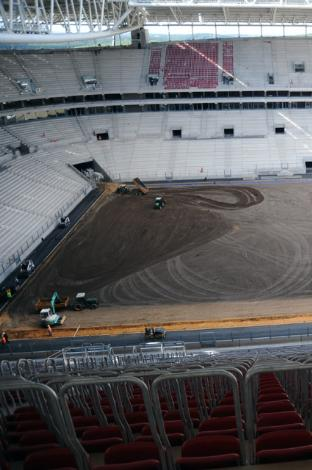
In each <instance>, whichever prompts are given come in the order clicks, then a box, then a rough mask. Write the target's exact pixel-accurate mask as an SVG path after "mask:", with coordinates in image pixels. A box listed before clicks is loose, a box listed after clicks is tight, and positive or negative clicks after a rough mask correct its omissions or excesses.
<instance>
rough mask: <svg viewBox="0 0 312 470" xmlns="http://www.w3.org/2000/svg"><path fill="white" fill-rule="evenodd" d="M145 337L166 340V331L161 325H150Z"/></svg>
mask: <svg viewBox="0 0 312 470" xmlns="http://www.w3.org/2000/svg"><path fill="white" fill-rule="evenodd" d="M144 337H145V339H146V340H156V341H159V340H164V339H165V338H166V331H165V330H164V328H161V327H156V328H154V327H148V328H145V333H144Z"/></svg>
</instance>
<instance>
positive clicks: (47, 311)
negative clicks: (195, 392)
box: [40, 308, 66, 328]
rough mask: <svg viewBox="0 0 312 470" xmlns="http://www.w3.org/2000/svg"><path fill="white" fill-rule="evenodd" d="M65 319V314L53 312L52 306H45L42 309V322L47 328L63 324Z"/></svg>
mask: <svg viewBox="0 0 312 470" xmlns="http://www.w3.org/2000/svg"><path fill="white" fill-rule="evenodd" d="M65 319H66V317H65V315H63V316H61V315H59V314H58V313H55V312H52V309H51V308H43V309H42V310H41V311H40V322H41V325H42V326H44V327H45V328H47V327H48V326H58V325H62V324H63V323H64V321H65Z"/></svg>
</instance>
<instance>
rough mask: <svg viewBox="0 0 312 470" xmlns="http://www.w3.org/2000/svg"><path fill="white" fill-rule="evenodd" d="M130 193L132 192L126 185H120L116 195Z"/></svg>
mask: <svg viewBox="0 0 312 470" xmlns="http://www.w3.org/2000/svg"><path fill="white" fill-rule="evenodd" d="M129 192H130V190H129V188H128V186H127V185H126V184H121V185H119V186H118V188H117V190H116V193H119V194H128V193H129Z"/></svg>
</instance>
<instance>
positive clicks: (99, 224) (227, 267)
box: [1, 183, 312, 335]
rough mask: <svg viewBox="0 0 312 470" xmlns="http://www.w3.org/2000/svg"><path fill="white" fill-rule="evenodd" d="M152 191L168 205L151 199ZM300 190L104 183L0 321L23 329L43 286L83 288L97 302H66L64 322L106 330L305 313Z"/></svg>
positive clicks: (308, 240) (34, 321)
mask: <svg viewBox="0 0 312 470" xmlns="http://www.w3.org/2000/svg"><path fill="white" fill-rule="evenodd" d="M159 193H160V194H161V195H163V196H165V198H166V201H167V206H166V208H165V209H163V210H161V211H156V210H153V200H154V197H155V196H156V195H158V194H159ZM311 202H312V185H310V184H306V183H305V184H304V183H302V184H291V183H283V184H277V183H276V184H274V183H270V184H268V183H266V184H263V185H257V189H256V187H254V188H252V187H247V186H214V185H207V186H205V187H195V188H192V189H185V188H184V189H166V190H161V191H156V190H152V191H150V193H149V194H148V195H146V196H142V197H141V196H133V195H117V194H114V195H111V196H110V197H109V198H108V199H103V200H102V201H101V202H100V203H99V204H97V205H96V206H95V207H94V208H93V209H92V210H91V211H90V212H89V213H88V214H87V215H86V217H85V218H84V219H83V220H82V221H81V223H80V224H79V226H78V228H77V229H76V230H74V232H73V233H72V234H71V236H70V237H69V238H68V239H67V240H66V241H65V242H64V244H63V245H62V246H61V247H60V249H59V250H58V251H57V253H56V254H55V255H54V256H53V257H52V259H50V260H49V262H48V263H46V265H45V266H43V267H42V268H41V269H40V270H39V271H38V273H37V275H36V276H34V277H33V279H31V280H30V282H29V283H28V285H27V286H25V289H23V291H22V292H20V293H19V295H18V296H17V298H16V299H15V301H14V302H13V303H12V304H11V307H10V311H9V312H8V313H6V314H4V315H3V316H2V317H1V322H2V324H3V325H5V327H6V328H10V329H12V328H16V329H17V330H20V329H23V330H24V329H29V333H30V330H32V331H33V329H34V328H36V326H37V325H38V317H37V315H35V314H33V312H34V303H35V301H36V299H37V298H38V297H40V296H49V295H51V293H52V292H53V291H54V290H58V292H59V293H60V295H70V296H71V297H72V296H74V294H75V293H76V292H78V291H86V292H87V293H88V294H90V295H96V296H97V297H98V298H99V300H100V304H101V308H100V309H98V310H96V311H89V310H88V311H87V310H85V311H83V312H81V313H79V314H78V313H77V312H68V313H66V315H67V320H66V324H65V326H63V327H62V329H60V331H61V330H62V331H63V332H64V333H65V331H66V330H67V329H75V328H76V327H77V326H79V325H80V327H81V328H82V329H84V330H88V329H89V328H92V327H96V328H97V329H103V327H107V328H109V329H112V330H111V331H114V332H115V331H117V330H118V328H119V330H118V331H120V329H121V330H122V331H124V328H131V329H132V328H136V329H137V330H138V328H141V326H142V325H143V324H148V323H162V324H166V325H168V327H172V328H173V327H174V325H176V328H177V329H178V328H179V329H183V325H184V326H185V328H188V327H192V325H193V328H198V327H203V328H204V327H208V326H211V327H215V326H216V325H217V324H219V325H220V322H221V324H222V322H223V324H224V326H227V327H228V326H230V325H233V326H234V325H235V324H237V323H238V324H239V325H240V326H242V323H241V322H242V321H244V322H248V321H249V322H253V321H254V320H255V319H256V318H257V319H259V320H260V319H261V321H264V322H266V323H271V322H272V321H273V319H274V318H275V319H277V320H278V321H279V322H280V323H281V322H284V321H298V318H302V319H303V320H304V319H306V320H308V318H310V314H311V315H312V307H311V308H310V295H311V293H312V276H311V274H312V248H311V247H312V217H311V215H312V209H311V208H312V205H311ZM302 316H303V317H302ZM295 318H296V319H297V320H294V319H295ZM311 318H312V316H311ZM311 318H310V321H311ZM197 322H198V323H197ZM231 322H232V323H231ZM195 324H196V325H195ZM200 325H201V326H200ZM137 330H136V331H137ZM16 333H18V331H17V332H16ZM60 334H61V333H60ZM34 335H35V333H34Z"/></svg>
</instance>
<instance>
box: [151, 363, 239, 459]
mask: <svg viewBox="0 0 312 470" xmlns="http://www.w3.org/2000/svg"><path fill="white" fill-rule="evenodd" d="M233 369H234V368H233ZM237 372H238V373H239V372H240V371H238V370H237ZM216 376H222V377H224V378H226V379H227V380H228V381H229V382H230V384H231V386H232V390H233V398H234V407H235V417H236V427H237V434H238V438H239V442H240V455H241V463H242V464H243V463H245V461H246V457H245V447H244V434H243V428H242V422H241V406H240V397H239V388H238V381H237V379H236V377H235V376H234V374H233V373H232V372H229V371H227V370H224V369H221V368H220V369H219V368H210V369H201V370H196V371H192V372H187V373H178V374H169V373H168V374H164V375H161V376H159V377H157V378H156V379H155V380H154V381H153V383H152V387H151V394H152V400H153V403H154V406H155V408H156V413H155V416H156V422H157V426H158V430H159V433H160V437H161V439H162V442H163V443H164V444H165V445H166V446H169V447H171V446H170V443H169V441H168V438H167V435H166V432H165V428H164V423H163V419H162V412H161V406H160V401H159V394H158V390H159V387H160V385H161V384H162V383H163V382H165V381H168V380H169V381H173V382H176V381H178V380H179V379H181V380H183V379H196V378H206V377H216ZM182 402H183V400H182ZM178 404H179V405H180V406H181V407H182V409H181V411H182V413H181V416H182V417H183V418H184V423H187V422H190V417H189V412H187V413H186V414H185V408H184V405H185V404H183V403H181V402H180V403H179V400H178ZM183 408H184V409H183ZM191 426H192V424H191Z"/></svg>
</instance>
